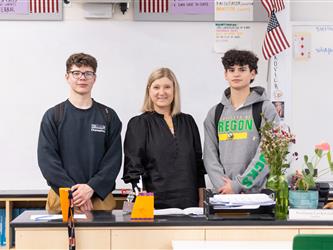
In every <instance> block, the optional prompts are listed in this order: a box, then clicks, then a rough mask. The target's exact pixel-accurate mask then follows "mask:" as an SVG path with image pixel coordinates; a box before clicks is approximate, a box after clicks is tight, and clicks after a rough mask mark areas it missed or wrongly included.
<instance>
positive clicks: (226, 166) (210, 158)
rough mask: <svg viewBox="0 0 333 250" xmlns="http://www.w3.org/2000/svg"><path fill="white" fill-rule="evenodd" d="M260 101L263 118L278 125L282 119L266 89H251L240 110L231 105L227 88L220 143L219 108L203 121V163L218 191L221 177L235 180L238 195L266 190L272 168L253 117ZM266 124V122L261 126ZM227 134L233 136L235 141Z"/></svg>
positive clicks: (221, 118) (223, 101) (235, 189)
mask: <svg viewBox="0 0 333 250" xmlns="http://www.w3.org/2000/svg"><path fill="white" fill-rule="evenodd" d="M261 101H263V105H262V113H263V115H264V117H266V119H267V120H268V121H274V122H277V123H278V122H279V117H278V115H277V113H276V111H275V108H274V105H273V104H272V103H271V102H270V101H269V99H268V98H267V95H266V93H265V89H264V88H262V87H253V88H251V93H250V95H249V96H248V97H247V99H246V101H245V103H244V105H243V106H241V107H240V108H238V109H237V110H235V108H234V107H233V106H232V105H231V101H230V88H227V89H226V90H225V92H224V95H223V97H222V104H223V105H224V109H223V112H222V115H221V117H220V121H219V125H218V128H219V129H218V133H219V142H218V141H217V137H216V129H215V124H214V123H215V121H214V119H215V109H216V106H217V105H215V106H214V107H212V108H211V109H210V110H209V112H208V115H207V117H206V119H205V122H204V129H205V142H204V164H205V167H206V171H207V173H208V175H209V178H210V180H211V182H212V184H213V186H214V188H215V189H216V190H218V189H219V188H221V187H222V186H223V185H224V182H223V180H222V176H227V177H229V178H230V179H231V180H232V184H231V185H232V189H233V191H234V192H235V193H240V192H259V191H260V190H261V189H262V188H264V186H265V184H266V176H267V174H268V172H269V167H268V166H267V163H266V161H265V158H264V156H263V154H261V153H260V147H259V143H260V137H259V133H258V131H257V129H256V126H255V123H254V120H253V118H252V104H254V103H257V102H261ZM263 124H264V119H262V122H261V126H262V125H263ZM228 134H229V135H230V134H231V135H232V139H230V138H229V137H228ZM218 148H219V151H220V160H218V151H217V149H218Z"/></svg>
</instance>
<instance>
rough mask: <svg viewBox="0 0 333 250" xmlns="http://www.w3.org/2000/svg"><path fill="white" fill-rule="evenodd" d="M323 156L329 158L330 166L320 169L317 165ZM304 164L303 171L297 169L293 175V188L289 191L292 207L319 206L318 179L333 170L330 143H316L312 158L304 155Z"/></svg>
mask: <svg viewBox="0 0 333 250" xmlns="http://www.w3.org/2000/svg"><path fill="white" fill-rule="evenodd" d="M323 158H326V159H327V162H328V166H329V167H328V168H325V169H322V170H319V169H318V168H317V167H318V164H319V163H320V162H321V160H322V159H323ZM304 165H305V167H304V168H303V169H302V171H299V170H297V171H296V173H295V175H294V176H293V177H292V182H291V188H292V189H291V190H290V191H289V205H290V207H291V208H317V207H318V199H319V193H318V190H317V185H316V180H317V178H318V177H320V176H322V175H324V174H327V173H328V172H329V171H333V162H332V160H331V151H330V145H329V144H328V143H321V144H319V145H316V146H315V150H314V155H313V156H312V157H311V159H309V156H308V155H304Z"/></svg>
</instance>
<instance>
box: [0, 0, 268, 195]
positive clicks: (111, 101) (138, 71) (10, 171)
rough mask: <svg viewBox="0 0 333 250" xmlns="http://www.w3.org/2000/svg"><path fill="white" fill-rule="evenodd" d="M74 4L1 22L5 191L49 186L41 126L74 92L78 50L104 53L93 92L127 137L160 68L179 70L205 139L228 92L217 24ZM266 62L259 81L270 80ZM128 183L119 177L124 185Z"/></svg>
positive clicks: (187, 108) (0, 131)
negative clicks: (39, 16)
mask: <svg viewBox="0 0 333 250" xmlns="http://www.w3.org/2000/svg"><path fill="white" fill-rule="evenodd" d="M74 6H75V5H74V4H73V5H72V6H71V7H70V8H67V9H65V11H66V12H65V21H63V22H41V21H35V22H28V21H21V22H15V21H11V22H6V21H2V22H0V31H1V39H0V47H1V48H2V53H1V59H2V60H0V69H1V70H2V74H1V75H2V79H1V86H2V90H1V98H0V107H1V114H2V117H3V118H2V121H3V122H2V123H1V125H0V126H1V128H0V136H1V140H0V141H1V144H0V147H1V148H0V152H2V154H1V158H0V161H1V163H0V165H1V169H3V171H2V173H1V177H2V178H1V181H0V189H39V188H46V187H47V186H46V183H45V181H44V178H43V177H42V175H41V173H40V171H39V168H38V165H37V155H36V148H37V139H38V132H39V125H40V121H41V118H42V116H43V114H44V112H45V111H46V110H47V109H48V108H50V107H52V106H54V105H55V104H57V103H59V102H61V101H63V100H65V99H66V98H67V95H68V86H67V83H66V81H65V79H64V74H65V61H66V59H67V57H68V56H69V55H70V54H71V53H73V52H80V51H84V52H86V53H90V54H92V55H94V56H95V57H96V58H97V59H98V63H99V66H98V71H97V82H96V85H95V87H94V91H93V97H94V98H95V99H96V100H98V101H100V102H102V103H105V104H107V105H109V106H111V107H113V108H114V109H115V110H116V111H117V113H118V114H119V116H120V118H121V120H122V122H123V133H122V135H123V137H124V132H125V130H126V125H127V122H128V120H129V119H130V118H131V117H132V116H134V115H137V114H139V113H140V107H141V105H142V101H143V94H144V88H145V85H146V80H147V78H148V75H149V74H150V72H151V71H152V70H153V69H156V68H158V67H161V66H164V67H170V68H171V69H173V70H174V72H175V74H176V75H177V77H178V80H179V82H180V86H181V97H182V110H183V112H186V113H190V114H192V115H193V116H194V117H195V120H196V122H197V124H198V127H199V129H200V132H201V135H202V139H203V126H202V123H203V120H204V118H205V116H206V113H207V111H208V109H209V108H210V107H211V106H212V105H214V104H216V103H217V102H219V101H220V99H221V97H222V91H223V89H224V88H225V87H226V83H225V82H224V76H223V67H222V65H221V62H220V57H221V55H219V54H216V53H214V51H213V48H214V32H213V31H214V23H210V22H196V23H193V22H134V21H131V20H126V18H128V17H127V16H121V15H119V13H117V15H118V17H119V18H118V17H117V16H115V17H116V18H115V19H113V20H85V19H84V18H83V12H82V9H80V8H79V7H80V6H76V7H77V9H76V10H75V9H74ZM257 27H258V28H259V29H256V32H263V31H264V26H263V25H261V24H258V25H257ZM258 35H259V34H258ZM254 46H255V47H256V46H257V44H254ZM259 49H260V48H259V47H256V50H257V51H259ZM262 63H263V65H261V68H262V70H260V71H261V74H259V75H258V84H259V85H263V86H265V85H266V82H265V80H266V75H265V64H264V63H265V62H264V61H263V60H262ZM120 176H121V174H120ZM123 186H124V183H123V182H122V181H121V180H120V179H119V178H118V180H117V187H123Z"/></svg>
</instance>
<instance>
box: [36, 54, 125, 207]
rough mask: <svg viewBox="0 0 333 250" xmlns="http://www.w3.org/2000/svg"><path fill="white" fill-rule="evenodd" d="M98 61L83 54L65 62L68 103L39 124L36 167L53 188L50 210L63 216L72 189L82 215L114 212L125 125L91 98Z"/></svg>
mask: <svg viewBox="0 0 333 250" xmlns="http://www.w3.org/2000/svg"><path fill="white" fill-rule="evenodd" d="M96 69H97V61H96V59H95V58H94V57H92V56H90V55H87V54H83V53H79V54H73V55H71V56H70V57H69V58H68V59H67V62H66V72H67V73H66V74H65V78H66V80H67V82H68V84H69V87H70V94H69V98H68V99H67V100H66V101H64V102H62V103H60V104H58V105H56V106H54V107H52V108H50V109H49V110H48V111H47V112H46V113H45V114H44V117H43V119H42V122H41V127H40V133H39V141H38V164H39V167H40V169H41V172H42V174H43V176H44V178H45V179H46V181H47V183H48V185H49V186H50V187H51V189H50V191H49V193H48V199H47V203H46V209H47V210H49V211H54V212H59V211H60V210H61V209H60V202H59V192H58V189H59V188H60V187H70V188H71V190H72V191H73V200H74V205H75V207H76V208H77V209H79V210H80V211H82V212H84V211H90V210H112V209H113V208H114V207H115V200H114V198H113V196H112V194H111V192H112V190H113V189H114V187H115V180H116V178H117V175H118V173H119V170H120V166H121V160H122V148H121V138H120V132H121V122H120V120H119V118H118V116H117V114H116V112H115V111H114V110H113V109H111V108H109V107H107V106H104V105H103V104H100V103H98V102H96V101H95V100H94V99H92V97H91V91H92V88H93V86H94V84H95V81H96Z"/></svg>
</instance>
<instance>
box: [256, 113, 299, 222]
mask: <svg viewBox="0 0 333 250" xmlns="http://www.w3.org/2000/svg"><path fill="white" fill-rule="evenodd" d="M264 120H265V124H264V125H263V127H262V128H261V145H260V149H261V152H262V153H263V155H264V156H265V160H266V162H267V164H268V166H269V170H270V172H269V176H268V179H267V182H266V187H267V188H268V189H271V190H272V191H274V192H275V202H276V204H275V218H276V219H286V217H287V214H288V182H287V180H286V176H285V171H286V169H287V168H289V166H290V161H291V159H290V158H289V156H290V154H289V153H290V152H289V146H290V144H292V143H295V136H294V135H293V134H291V133H290V130H289V127H287V126H283V125H282V124H275V123H274V122H269V121H267V119H265V118H264ZM292 156H297V153H294V154H292Z"/></svg>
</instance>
